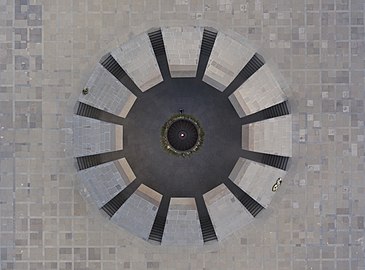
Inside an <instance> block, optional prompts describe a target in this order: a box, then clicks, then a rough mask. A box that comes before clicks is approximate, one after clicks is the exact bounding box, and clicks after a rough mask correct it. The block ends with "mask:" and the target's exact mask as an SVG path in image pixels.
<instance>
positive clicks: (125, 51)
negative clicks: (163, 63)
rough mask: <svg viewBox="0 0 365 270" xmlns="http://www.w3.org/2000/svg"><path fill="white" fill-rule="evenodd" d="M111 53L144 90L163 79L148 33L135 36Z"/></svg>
mask: <svg viewBox="0 0 365 270" xmlns="http://www.w3.org/2000/svg"><path fill="white" fill-rule="evenodd" d="M111 54H112V56H113V57H114V59H115V60H116V61H117V62H118V64H119V65H120V66H121V67H122V68H123V70H124V71H125V72H126V73H127V74H128V76H129V77H130V78H131V79H132V80H133V81H134V83H135V84H136V85H137V86H138V87H139V88H140V89H141V90H142V91H143V92H144V91H146V90H148V89H150V88H151V87H153V86H155V85H156V84H159V83H160V82H162V81H163V78H162V75H161V72H160V68H159V66H158V64H157V61H156V57H155V53H154V52H153V49H152V45H151V42H150V39H149V37H148V35H147V33H143V34H140V35H138V36H136V37H133V39H131V40H129V41H128V42H125V43H123V44H121V46H120V47H119V48H116V49H114V50H113V51H112V52H111Z"/></svg>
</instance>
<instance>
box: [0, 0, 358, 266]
mask: <svg viewBox="0 0 365 270" xmlns="http://www.w3.org/2000/svg"><path fill="white" fill-rule="evenodd" d="M30 6H33V7H30ZM0 7H1V8H0V33H1V34H0V42H1V46H0V59H1V60H0V66H1V68H0V120H1V121H0V123H1V125H0V137H1V136H2V137H3V138H1V139H0V154H1V158H0V177H1V178H0V201H1V203H0V216H1V226H0V239H1V240H0V243H1V260H0V265H1V266H0V268H1V269H2V270H5V269H6V270H11V269H47V270H49V269H55V270H58V269H60V270H61V269H63V270H64V269H78V270H81V269H95V270H100V269H102V270H107V269H108V270H109V269H113V270H116V269H123V268H124V269H133V270H135V269H136V270H138V269H146V268H147V267H148V268H149V269H153V268H155V269H160V270H166V269H168V270H171V269H176V270H184V269H189V268H190V269H194V270H195V269H197V270H198V269H199V270H202V269H204V268H205V269H209V270H222V269H237V270H243V269H250V270H251V269H255V270H267V269H270V270H271V269H275V270H289V269H293V270H308V269H312V270H314V269H320V270H333V269H336V268H337V269H341V270H342V269H344V270H345V269H346V270H347V269H348V270H363V269H364V267H365V261H364V243H363V241H362V239H365V238H364V237H365V235H364V213H365V196H364V192H365V191H364V135H365V134H364V119H365V115H364V70H365V63H364V57H365V50H364V48H365V44H364V10H365V7H364V1H363V0H349V1H337V0H336V1H324V0H321V1H308V0H307V1H302V0H292V1H282V0H280V1H272V0H263V1H245V0H239V1H189V2H187V1H180V0H179V1H176V2H174V1H167V0H166V1H165V0H161V1H158V2H155V1H139V0H135V1H129V2H128V1H114V0H102V1H99V0H93V1H92V0H90V1H73V2H70V1H67V0H65V1H57V3H55V1H54V0H32V1H8V0H6V1H0ZM151 25H155V26H161V25H177V26H181V25H202V26H205V25H208V26H214V27H216V28H217V29H221V30H224V31H226V30H227V29H231V30H232V31H235V32H237V33H239V34H240V35H242V36H243V37H244V38H246V39H247V40H249V41H250V42H251V43H253V44H255V45H256V47H255V48H260V49H258V51H259V52H260V53H262V52H263V53H262V55H263V56H264V58H265V60H269V59H270V58H271V61H272V62H273V63H275V64H276V65H277V69H278V70H279V71H280V72H281V73H282V75H283V77H284V78H285V79H286V81H287V82H288V83H289V85H290V89H289V91H288V92H286V94H287V96H288V98H289V104H290V105H291V108H292V113H293V114H292V115H293V120H292V121H293V126H292V136H293V159H292V166H291V167H290V168H289V171H288V175H287V179H288V180H287V181H286V182H284V184H283V185H282V186H281V188H280V189H279V190H278V192H277V194H276V195H275V196H274V199H273V201H272V202H271V204H270V206H269V208H268V209H267V210H265V211H263V212H262V213H260V215H259V217H256V218H255V220H254V221H253V223H252V225H249V226H246V227H245V228H243V229H242V230H240V231H238V232H236V233H235V234H233V235H232V236H231V237H228V238H227V239H226V241H224V242H221V243H219V244H217V245H213V246H206V247H202V248H192V247H180V248H176V247H175V248H174V247H163V246H161V247H159V248H156V246H152V245H150V244H149V243H145V242H144V241H141V240H140V239H139V238H138V237H135V236H132V235H131V234H130V233H128V232H125V231H123V230H120V229H116V230H114V229H113V228H111V226H109V225H106V224H105V220H104V219H101V218H99V216H98V215H93V214H92V211H91V209H92V208H91V207H90V206H89V204H87V203H86V202H85V201H84V200H83V198H82V197H81V196H80V195H79V193H78V192H77V191H75V187H74V184H75V176H74V175H75V173H76V169H75V167H74V163H73V162H72V149H71V150H70V152H67V151H66V152H65V149H68V148H71V146H72V137H71V139H68V136H67V135H68V134H70V130H71V129H72V124H71V123H67V122H66V121H65V118H66V116H65V115H68V114H71V113H72V111H73V110H72V109H73V107H74V105H75V102H76V100H77V97H78V96H79V94H80V91H81V89H82V88H83V87H84V85H85V82H86V81H87V79H88V78H89V75H90V74H91V72H92V68H93V67H94V65H95V63H97V62H98V61H99V59H100V58H101V56H102V55H104V54H105V53H107V52H109V51H111V50H112V49H113V48H115V47H117V46H119V45H120V44H121V43H123V42H124V41H126V40H128V39H129V38H131V37H132V36H134V35H137V34H138V33H141V32H145V31H146V30H147V29H149V28H150V27H151ZM31 29H40V31H39V33H40V35H38V37H37V39H34V38H30V36H28V35H30V33H31ZM15 56H23V57H25V58H27V59H28V60H29V69H27V70H18V69H16V66H15ZM20 65H21V63H20ZM30 78H31V80H30ZM2 127H4V128H2ZM70 153H71V154H70Z"/></svg>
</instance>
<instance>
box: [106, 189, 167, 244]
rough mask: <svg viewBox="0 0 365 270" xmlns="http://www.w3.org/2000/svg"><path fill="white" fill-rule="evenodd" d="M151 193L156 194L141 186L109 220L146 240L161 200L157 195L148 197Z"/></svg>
mask: <svg viewBox="0 0 365 270" xmlns="http://www.w3.org/2000/svg"><path fill="white" fill-rule="evenodd" d="M146 190H147V192H146ZM151 193H152V194H155V193H156V192H155V191H153V190H151V189H150V188H148V187H147V186H145V185H141V186H140V187H139V188H138V189H137V191H136V192H135V193H133V194H132V195H131V196H130V197H129V198H128V200H127V201H126V202H125V203H124V204H123V205H122V206H121V207H120V208H119V210H118V211H117V212H116V213H115V214H114V216H113V217H112V218H111V220H112V221H113V222H114V223H116V224H117V225H118V226H121V227H123V228H125V229H126V230H128V231H129V232H132V233H133V234H135V235H137V236H138V237H141V238H143V239H145V240H147V239H148V236H149V235H150V232H151V229H152V225H153V222H154V221H155V217H156V214H157V210H158V207H159V205H160V201H161V198H162V196H161V195H159V194H157V196H153V197H151V196H150V195H149V194H151ZM156 197H157V198H158V199H156Z"/></svg>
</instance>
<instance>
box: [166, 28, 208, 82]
mask: <svg viewBox="0 0 365 270" xmlns="http://www.w3.org/2000/svg"><path fill="white" fill-rule="evenodd" d="M161 32H162V36H163V40H164V44H165V50H166V56H167V61H168V64H169V70H170V74H171V77H173V78H176V77H195V76H196V72H197V69H198V62H199V54H200V47H201V42H202V38H203V28H202V27H198V26H190V27H189V26H185V27H162V28H161Z"/></svg>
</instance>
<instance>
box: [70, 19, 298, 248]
mask: <svg viewBox="0 0 365 270" xmlns="http://www.w3.org/2000/svg"><path fill="white" fill-rule="evenodd" d="M278 76H279V74H277V72H276V70H275V69H273V67H272V65H270V64H268V63H267V61H266V59H264V58H263V57H262V56H261V55H260V54H259V53H257V52H256V50H255V49H254V48H252V47H251V46H250V45H249V44H248V43H247V42H246V41H245V39H244V38H242V37H240V36H238V35H236V34H232V33H225V32H224V31H218V30H216V29H213V28H211V27H200V26H199V27H198V26H190V27H188V26H184V27H162V28H156V29H150V30H148V31H147V32H145V33H142V34H140V35H138V36H135V37H134V38H132V39H130V40H129V41H127V42H126V43H123V44H121V45H120V46H119V47H117V48H115V49H113V50H112V51H110V52H109V53H107V54H106V55H104V56H103V57H102V58H101V59H100V62H99V63H97V64H96V66H95V68H94V70H93V71H92V72H91V75H90V78H89V79H88V81H87V82H86V84H85V85H83V87H82V88H81V89H80V96H79V98H78V101H77V103H76V106H75V115H74V118H73V147H72V149H73V155H74V157H75V164H76V166H77V169H78V179H79V181H80V187H81V188H80V192H81V193H82V195H83V196H84V198H85V199H86V200H88V201H89V202H90V203H91V204H93V205H95V206H96V208H98V209H99V210H100V211H101V213H103V214H104V215H106V217H107V218H109V219H110V220H111V222H113V223H114V224H116V225H117V226H118V227H121V228H124V229H126V230H128V231H129V232H131V233H132V234H134V235H136V236H138V237H140V238H142V239H145V240H147V241H149V242H151V243H154V244H161V245H168V244H173V245H203V244H205V243H208V242H214V241H220V240H222V239H224V238H226V237H227V236H228V235H230V234H231V233H233V232H234V231H236V230H238V229H240V228H241V227H243V226H244V225H246V224H248V223H250V222H251V221H252V220H253V219H254V217H256V216H257V215H258V214H259V213H260V212H261V211H263V210H264V209H265V208H268V207H269V204H270V202H271V200H272V197H273V195H274V194H275V192H276V191H277V190H279V189H280V188H279V187H280V185H285V175H286V171H287V168H288V166H289V165H288V164H289V160H290V157H291V155H292V150H291V144H292V143H291V130H292V127H291V126H292V120H291V115H290V107H289V103H288V100H287V97H286V94H285V92H286V87H287V86H286V85H285V84H284V83H283V80H282V78H281V77H280V78H279V77H278ZM82 89H83V90H82ZM85 89H86V90H87V91H86V90H85ZM181 108H184V109H181ZM179 111H180V113H179ZM166 119H167V120H166ZM180 157H184V158H180ZM278 179H280V181H279V182H278Z"/></svg>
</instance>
